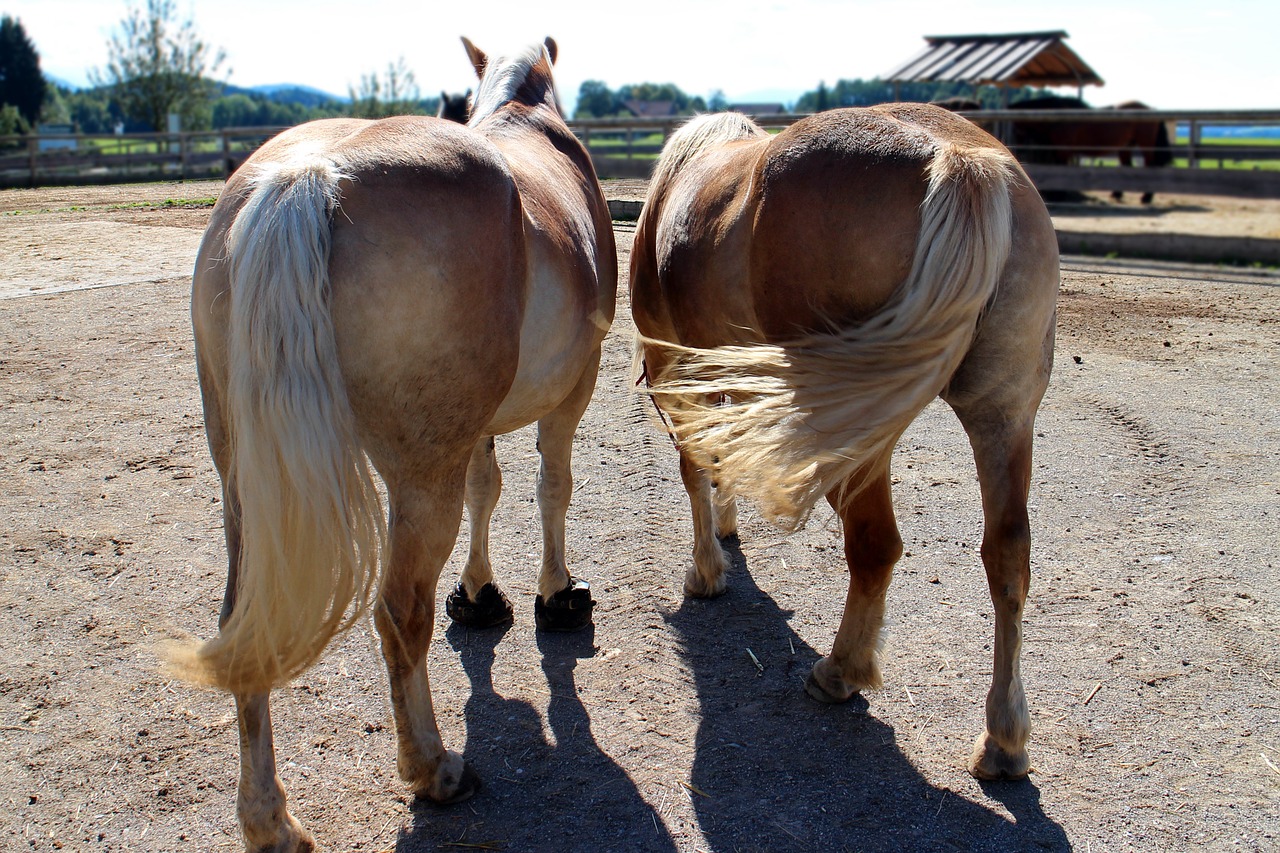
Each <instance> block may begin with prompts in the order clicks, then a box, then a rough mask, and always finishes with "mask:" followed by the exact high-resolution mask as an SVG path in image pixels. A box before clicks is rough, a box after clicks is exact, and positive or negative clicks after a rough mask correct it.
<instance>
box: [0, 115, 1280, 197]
mask: <svg viewBox="0 0 1280 853" xmlns="http://www.w3.org/2000/svg"><path fill="white" fill-rule="evenodd" d="M963 115H965V116H967V117H969V118H971V119H973V120H974V121H979V122H982V123H984V124H985V125H986V126H989V127H993V128H996V131H997V133H999V131H1000V129H1001V128H1002V127H1006V126H1007V125H1005V124H1003V123H1005V122H1009V121H1012V120H1017V121H1019V122H1023V121H1056V122H1061V121H1088V122H1105V121H1132V120H1133V118H1134V116H1133V113H1127V114H1126V113H1125V112H1121V111H1116V110H1038V111H1032V110H988V111H982V112H971V113H963ZM803 117H804V116H803V115H775V116H761V117H758V118H757V119H756V120H757V122H758V123H760V124H761V125H762V126H764V127H765V128H766V129H770V130H776V129H779V128H782V127H786V126H788V125H790V124H792V123H794V122H796V121H798V120H799V119H801V118H803ZM1142 118H1144V119H1152V120H1157V121H1165V122H1170V123H1176V124H1178V125H1180V126H1185V127H1187V128H1188V129H1189V132H1188V133H1187V137H1186V139H1185V141H1183V142H1180V143H1178V144H1177V145H1175V150H1174V156H1175V157H1178V158H1180V159H1183V160H1185V161H1186V164H1187V168H1160V169H1123V168H1117V167H1116V166H1114V165H1105V164H1100V163H1099V162H1098V161H1087V165H1073V166H1046V165H1040V164H1028V165H1027V172H1028V174H1030V176H1031V178H1032V180H1034V181H1035V183H1036V186H1037V187H1039V188H1040V189H1041V190H1046V191H1047V190H1087V189H1092V190H1137V191H1152V192H1160V193H1180V194H1201V195H1227V196H1241V197H1252V198H1280V169H1265V168H1264V169H1259V168H1257V167H1256V164H1257V163H1259V162H1261V161H1272V160H1280V145H1276V146H1258V145H1236V144H1224V143H1223V142H1222V141H1221V140H1218V141H1212V140H1210V138H1209V137H1208V136H1207V135H1206V130H1207V129H1208V128H1211V127H1224V126H1229V127H1280V111H1276V110H1236V111H1173V110H1153V111H1150V112H1144V113H1142ZM684 120H685V119H684V118H670V119H638V118H637V119H594V120H587V121H574V122H570V126H571V127H572V128H573V130H574V132H575V133H577V134H578V136H579V137H580V138H581V139H582V140H583V142H584V143H586V145H587V147H588V149H589V150H590V151H591V155H592V159H593V160H594V161H595V163H596V169H597V171H598V172H599V173H600V176H601V177H604V178H647V177H648V176H649V172H650V170H651V169H652V168H653V163H654V160H655V158H656V157H657V155H658V153H659V151H661V149H662V143H663V141H665V139H666V138H667V137H668V136H669V135H670V134H671V133H672V132H673V131H674V130H675V128H676V127H678V126H679V125H680V123H681V122H683V121H684ZM281 129H282V128H228V129H224V130H217V131H200V132H187V133H179V134H167V133H134V134H122V135H114V134H102V135H91V134H46V135H41V136H0V187H32V186H48V185H75V184H94V183H124V182H129V181H154V180H193V179H202V178H224V177H226V176H227V175H228V174H230V173H231V172H232V171H234V169H235V168H236V167H237V166H238V165H239V164H240V163H242V162H243V161H244V160H245V158H246V157H248V156H249V154H250V153H251V152H252V151H253V150H254V149H255V148H257V147H258V146H259V145H261V144H262V143H263V142H264V141H265V140H267V139H269V138H270V137H271V136H274V135H275V134H276V133H278V132H280V130H281ZM1242 164H1254V165H1253V168H1248V167H1245V168H1241V165H1242Z"/></svg>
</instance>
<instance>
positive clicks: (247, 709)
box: [169, 38, 617, 851]
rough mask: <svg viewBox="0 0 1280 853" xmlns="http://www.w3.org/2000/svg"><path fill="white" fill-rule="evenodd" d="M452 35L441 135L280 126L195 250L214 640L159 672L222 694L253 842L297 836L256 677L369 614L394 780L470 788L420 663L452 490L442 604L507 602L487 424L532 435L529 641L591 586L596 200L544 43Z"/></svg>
mask: <svg viewBox="0 0 1280 853" xmlns="http://www.w3.org/2000/svg"><path fill="white" fill-rule="evenodd" d="M462 41H463V45H464V47H465V48H466V52H467V55H468V57H469V58H470V61H471V64H472V66H473V67H474V69H475V72H476V74H477V76H478V78H479V84H478V87H477V92H476V98H475V106H474V110H473V113H472V115H471V118H470V119H469V121H468V123H467V124H466V125H465V126H462V125H458V124H455V123H453V122H448V121H443V120H441V119H438V118H435V117H417V116H402V117H396V118H387V119H383V120H377V121H369V120H361V119H328V120H320V121H314V122H311V123H308V124H303V125H300V126H298V127H296V128H294V129H291V130H289V131H286V132H284V133H283V134H281V135H279V136H277V137H275V138H274V139H272V140H271V141H269V142H268V143H266V144H265V145H264V146H263V147H262V148H260V149H259V150H258V151H257V152H255V153H254V155H253V156H252V157H251V158H250V159H249V160H248V161H247V162H246V163H245V165H244V166H243V168H241V169H240V170H239V171H237V172H236V173H235V174H234V175H233V176H232V177H231V179H230V180H229V181H228V183H227V186H226V188H225V190H224V192H223V193H222V194H221V196H220V198H219V201H218V203H217V205H216V206H215V208H214V210H213V213H212V220H211V222H210V225H209V228H208V231H207V232H206V233H205V235H204V239H203V241H202V243H201V246H200V249H199V253H198V257H197V260H196V265H195V273H194V276H193V284H192V301H191V315H192V322H193V328H194V334H195V343H196V356H197V371H198V376H199V382H200V390H201V395H202V399H203V405H204V415H205V426H206V431H207V434H208V441H209V446H210V449H211V451H212V455H213V459H214V462H215V466H216V468H217V471H218V474H219V475H220V477H221V480H222V495H223V515H224V529H225V537H226V544H227V556H228V563H229V572H228V579H227V586H226V593H225V597H224V599H223V605H222V612H221V618H220V619H219V628H220V632H219V634H218V636H217V637H216V638H214V639H212V640H209V641H207V642H205V643H203V644H198V643H195V642H194V641H193V642H191V643H188V644H186V645H181V646H179V647H178V648H175V649H172V650H171V651H170V657H169V660H170V665H171V666H172V667H174V668H175V669H176V670H177V672H178V674H180V675H182V676H184V677H186V678H187V679H190V680H193V681H196V682H200V683H204V684H208V685H212V686H216V687H219V688H222V689H224V690H227V691H230V692H231V693H233V694H234V696H235V703H236V709H237V721H238V724H239V730H240V743H241V753H240V759H241V763H240V768H241V769H240V783H239V794H238V797H237V812H238V818H239V822H240V825H241V828H242V830H243V832H244V836H245V839H246V842H247V845H248V847H249V849H252V850H273V851H286V850H287V851H296V850H310V849H312V846H313V844H314V841H313V840H312V836H311V835H310V833H309V832H308V831H307V830H305V829H304V828H303V827H302V826H301V825H300V824H299V823H298V821H297V820H295V819H294V818H293V816H291V815H290V814H289V813H288V811H287V809H286V807H285V792H284V788H283V786H282V784H281V782H280V780H279V778H278V777H277V776H276V771H275V758H274V747H273V744H272V735H271V722H270V712H269V696H270V690H271V689H272V688H274V687H277V686H280V685H281V684H283V683H285V682H287V681H288V680H289V679H290V678H292V677H294V676H297V675H298V674H300V673H302V672H303V671H304V670H306V669H307V668H308V667H309V666H310V665H311V664H312V663H314V662H315V661H316V660H317V658H318V657H319V656H320V655H321V653H322V652H323V650H324V648H325V646H326V644H327V643H328V642H329V641H330V640H331V639H332V638H333V637H334V636H336V634H337V633H338V632H340V631H342V630H345V629H347V628H349V627H350V626H351V625H352V624H353V623H355V622H356V620H357V619H359V618H360V617H361V616H362V615H363V614H365V613H366V612H367V611H369V610H370V609H372V610H373V619H374V623H375V625H376V627H377V630H378V633H379V635H380V638H381V642H382V654H383V657H384V659H385V662H386V666H387V671H388V674H389V677H390V685H391V700H392V708H393V716H394V719H395V728H396V736H397V740H398V744H399V753H398V769H399V774H400V777H401V778H402V779H403V780H404V781H405V782H406V783H407V784H408V786H409V787H410V788H411V789H412V791H413V792H414V794H416V795H419V796H422V797H425V798H428V799H430V800H434V801H436V802H438V803H451V802H456V801H459V800H463V799H466V798H467V797H469V796H471V794H472V793H473V792H474V791H475V790H476V788H477V785H478V784H479V779H478V776H477V774H476V773H475V771H474V770H473V769H472V768H471V767H470V766H469V765H467V764H466V763H465V762H464V761H463V759H462V756H461V755H459V754H458V753H456V752H454V751H451V750H448V749H446V748H445V746H444V744H443V743H442V742H441V738H440V732H439V729H438V727H437V725H436V719H435V714H434V711H433V710H432V702H431V696H430V684H429V681H428V676H427V669H426V653H427V649H428V646H429V643H430V640H431V634H432V628H433V624H434V616H435V612H436V599H435V597H436V586H437V580H438V578H439V575H440V572H441V568H442V567H443V566H444V564H445V561H446V559H447V558H448V556H449V554H450V551H451V550H452V548H453V544H454V541H455V539H456V538H457V536H458V532H459V523H460V520H461V518H462V512H463V506H464V503H465V506H466V507H467V510H468V513H469V515H470V534H471V541H470V552H469V555H468V558H467V561H466V565H465V568H464V570H463V573H462V580H461V582H460V583H459V584H458V588H457V589H456V590H455V591H454V594H453V595H452V596H450V598H451V599H453V600H454V601H455V603H456V604H458V605H459V606H458V607H457V608H455V614H454V618H455V620H456V621H465V620H466V619H468V618H470V619H472V620H473V621H475V620H478V621H479V622H480V623H482V624H483V623H493V622H495V621H504V620H510V619H511V618H512V616H511V608H510V604H509V602H507V600H506V598H505V596H504V595H502V593H501V591H500V590H499V589H498V588H497V587H496V585H495V584H494V582H493V571H492V567H491V565H490V561H489V554H488V523H489V518H490V515H491V513H492V511H493V508H494V506H495V504H496V502H497V499H498V495H499V491H500V487H501V473H500V470H499V468H498V463H497V458H496V455H495V450H494V442H493V436H495V435H498V434H503V433H507V432H510V431H512V430H514V429H517V428H519V427H522V426H524V425H526V424H529V423H533V422H536V423H537V425H538V450H539V453H540V456H541V463H540V469H539V477H538V483H537V497H538V503H539V509H540V515H541V521H542V527H543V539H544V546H543V559H542V566H541V575H540V578H539V585H538V596H537V598H536V600H535V604H534V609H535V622H536V623H537V627H538V629H539V630H572V629H577V628H580V627H583V626H585V625H587V624H589V623H590V621H591V614H592V606H593V603H594V602H593V599H592V597H591V594H590V589H589V586H588V585H587V584H586V583H585V582H584V581H581V580H579V579H575V578H574V577H573V576H572V575H571V574H570V573H569V571H568V568H567V566H566V562H565V515H566V511H567V507H568V504H569V499H570V496H571V494H572V492H573V483H572V473H571V470H570V451H571V446H572V441H573V435H574V431H575V428H576V426H577V424H578V421H579V419H580V418H581V416H582V414H583V411H584V410H585V408H586V406H587V403H588V400H589V399H590V397H591V395H592V393H593V390H594V388H595V382H596V376H597V373H598V370H599V362H600V351H601V343H602V341H603V339H604V337H605V334H606V333H607V330H608V329H609V326H610V324H611V323H612V320H613V314H614V300H615V291H616V287H617V255H616V251H615V246H614V238H613V231H612V223H611V219H610V216H609V209H608V206H607V204H606V202H605V199H604V196H603V194H602V193H601V190H600V184H599V181H598V179H597V177H596V174H595V171H594V168H593V167H592V164H591V160H590V158H589V157H588V155H587V152H586V150H585V149H584V148H583V147H582V145H581V144H580V143H579V142H578V140H577V139H576V138H575V137H574V135H573V133H572V132H571V131H570V130H569V128H568V126H567V125H566V123H565V120H564V117H563V111H562V109H561V106H560V101H559V98H558V95H557V94H556V89H555V85H554V81H553V79H552V65H553V64H554V62H555V59H556V55H557V47H556V43H555V42H554V41H553V40H552V39H550V38H548V39H547V40H546V41H545V42H543V43H541V44H536V45H534V46H532V47H530V48H528V49H527V50H524V51H523V52H520V53H517V54H515V55H512V56H509V57H490V56H489V55H488V54H486V53H485V52H484V51H482V50H480V49H479V48H478V47H476V46H475V45H474V44H472V43H471V42H470V41H469V40H467V39H465V38H464V39H463V40H462ZM375 475H376V476H377V477H380V478H381V481H382V483H383V484H384V485H385V489H386V496H387V502H388V505H389V508H388V512H387V515H386V516H384V515H382V508H381V502H380V498H379V494H378V491H377V488H376V483H375ZM460 617H461V618H460Z"/></svg>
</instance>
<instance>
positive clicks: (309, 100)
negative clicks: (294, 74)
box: [248, 83, 351, 107]
mask: <svg viewBox="0 0 1280 853" xmlns="http://www.w3.org/2000/svg"><path fill="white" fill-rule="evenodd" d="M248 91H250V92H257V93H258V94H260V95H265V96H266V97H267V98H270V99H271V100H273V101H276V102H278V103H282V104H301V105H302V106H304V107H318V106H321V105H322V104H327V103H332V102H333V101H342V102H344V103H345V102H346V101H349V100H351V99H350V98H348V97H346V96H344V95H331V94H330V93H328V92H324V91H321V90H320V89H315V88H313V87H311V86H299V85H298V84H296V83H275V84H273V85H268V86H252V87H250V88H249V89H248Z"/></svg>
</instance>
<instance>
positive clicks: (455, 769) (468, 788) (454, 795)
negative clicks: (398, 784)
mask: <svg viewBox="0 0 1280 853" xmlns="http://www.w3.org/2000/svg"><path fill="white" fill-rule="evenodd" d="M401 775H402V776H403V775H404V774H403V772H402V774H401ZM407 781H408V782H409V784H410V786H411V787H412V788H413V793H414V795H415V796H418V797H422V798H424V799H427V800H430V801H432V802H433V803H437V804H439V805H442V806H446V805H450V804H452V803H460V802H462V801H463V800H468V799H471V796H472V795H473V794H475V792H476V791H478V790H480V774H479V773H477V772H476V771H475V769H474V768H473V767H472V766H471V765H470V764H468V763H467V762H466V761H465V760H463V758H462V756H461V755H459V754H458V753H456V752H454V751H453V750H445V753H444V755H443V756H442V757H441V759H440V761H438V762H437V763H436V765H435V766H434V767H423V768H421V770H420V772H419V773H418V774H417V775H416V778H414V779H409V780H407Z"/></svg>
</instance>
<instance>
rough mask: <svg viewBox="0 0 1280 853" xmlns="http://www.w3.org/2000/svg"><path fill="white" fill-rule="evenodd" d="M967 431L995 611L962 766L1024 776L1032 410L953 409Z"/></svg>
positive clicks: (996, 775)
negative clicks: (987, 682) (988, 662)
mask: <svg viewBox="0 0 1280 853" xmlns="http://www.w3.org/2000/svg"><path fill="white" fill-rule="evenodd" d="M957 414H959V416H960V420H961V422H962V423H963V424H964V427H965V430H966V432H968V434H969V441H970V443H971V444H972V446H973V452H974V459H975V461H976V462H977V468H978V482H979V485H980V487H981V489H982V510H983V518H984V522H983V538H982V562H983V565H984V567H985V568H986V573H987V585H988V588H989V590H990V593H991V603H992V605H993V607H994V611H995V653H994V656H995V661H994V665H993V668H992V676H991V688H990V690H989V691H988V692H987V702H986V729H985V731H983V733H982V734H981V735H979V736H978V739H977V742H976V743H975V745H974V750H973V755H972V757H971V758H970V760H969V772H970V773H972V774H973V775H974V776H975V777H977V778H979V779H1009V778H1020V777H1022V776H1025V775H1026V774H1027V772H1028V771H1029V770H1030V767H1031V761H1030V758H1029V756H1028V754H1027V739H1028V737H1029V735H1030V729H1031V718H1030V714H1029V713H1028V712H1027V699H1026V694H1025V692H1024V691H1023V686H1022V670H1021V664H1020V655H1021V650H1022V616H1023V611H1024V609H1025V607H1026V601H1027V592H1028V589H1029V587H1030V582H1031V527H1030V522H1029V519H1028V515H1027V496H1028V492H1029V490H1030V482H1031V445H1032V435H1033V430H1034V425H1033V421H1034V411H1032V412H1031V413H1030V414H1029V415H1026V416H1025V417H1020V418H1016V419H1015V418H1004V419H1001V418H999V417H992V416H990V414H989V413H988V414H987V415H986V416H983V415H982V414H979V413H978V412H973V411H968V410H964V409H958V410H957Z"/></svg>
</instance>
